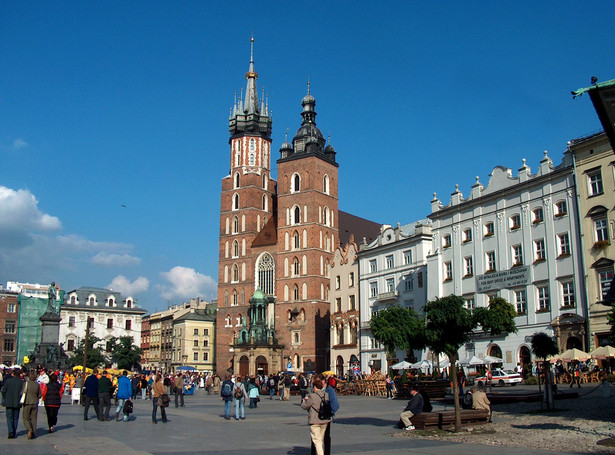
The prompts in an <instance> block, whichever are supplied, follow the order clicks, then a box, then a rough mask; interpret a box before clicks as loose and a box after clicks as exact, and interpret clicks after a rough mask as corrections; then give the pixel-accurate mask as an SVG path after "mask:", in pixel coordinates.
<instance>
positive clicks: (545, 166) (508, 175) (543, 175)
mask: <svg viewBox="0 0 615 455" xmlns="http://www.w3.org/2000/svg"><path fill="white" fill-rule="evenodd" d="M572 171H573V159H572V154H571V153H570V151H569V150H566V151H565V152H564V155H563V157H562V161H561V163H560V164H559V165H557V166H554V165H553V161H552V160H551V158H549V156H548V153H547V151H546V150H545V151H544V157H543V158H542V160H540V166H539V167H538V170H537V171H536V173H535V174H532V173H531V169H530V167H529V166H527V164H526V160H525V158H524V159H523V160H522V165H521V167H520V168H519V170H518V172H517V175H516V176H513V172H512V169H511V168H508V167H505V166H501V165H499V166H495V167H494V168H493V171H491V174H489V182H488V184H487V186H483V184H482V183H480V181H479V177H478V176H477V177H476V181H475V183H474V184H473V185H472V190H471V192H470V194H469V195H468V197H466V198H464V197H463V193H462V192H461V191H460V190H459V185H455V191H453V193H451V199H450V202H449V203H448V204H447V205H444V204H442V202H441V201H440V200H439V199H438V197H437V195H436V193H434V195H433V199H432V200H431V212H432V213H431V214H430V215H429V216H428V218H429V219H434V218H438V217H439V216H440V215H441V214H444V213H448V211H450V210H456V209H457V208H458V207H459V206H461V205H463V206H465V205H466V204H471V203H473V202H475V201H479V200H480V201H484V200H485V198H491V197H498V196H499V195H501V194H502V193H503V192H506V191H509V190H511V189H513V188H515V187H525V186H530V185H535V184H538V183H540V182H541V181H542V180H545V179H550V178H552V177H554V176H556V175H559V174H560V173H562V172H572Z"/></svg>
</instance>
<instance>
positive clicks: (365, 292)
mask: <svg viewBox="0 0 615 455" xmlns="http://www.w3.org/2000/svg"><path fill="white" fill-rule="evenodd" d="M431 249H432V236H431V226H430V224H429V221H428V220H421V221H418V222H415V223H410V224H406V225H403V226H400V225H399V224H398V225H397V227H391V226H389V225H383V226H381V228H380V233H379V235H378V237H377V238H376V239H374V240H373V241H372V242H370V243H369V244H367V243H366V242H364V243H363V244H362V245H361V246H360V248H359V296H360V305H359V312H360V315H359V317H360V328H361V331H360V355H361V369H362V371H365V372H366V373H370V372H375V371H383V372H386V371H387V370H388V368H389V367H390V365H389V361H390V362H391V365H393V364H395V363H397V362H398V361H401V360H404V358H405V357H406V356H407V354H406V352H405V351H403V350H400V351H397V352H396V355H395V358H393V359H387V355H386V349H384V347H383V346H382V345H381V344H380V343H379V342H377V341H376V340H375V339H374V336H373V334H372V331H371V329H370V322H371V318H372V315H374V314H376V313H377V312H378V311H379V310H381V309H384V308H389V307H390V306H392V305H400V306H404V307H407V308H412V309H413V310H415V311H416V312H417V313H419V314H421V313H422V311H423V307H424V306H425V303H426V301H427V255H428V254H429V253H430V252H431Z"/></svg>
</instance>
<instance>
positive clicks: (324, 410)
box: [318, 393, 333, 420]
mask: <svg viewBox="0 0 615 455" xmlns="http://www.w3.org/2000/svg"><path fill="white" fill-rule="evenodd" d="M327 398H328V397H327V394H326V393H325V395H323V397H322V398H321V399H320V409H319V410H318V418H319V419H320V420H331V417H333V410H332V409H331V402H330V401H329V400H328V399H327Z"/></svg>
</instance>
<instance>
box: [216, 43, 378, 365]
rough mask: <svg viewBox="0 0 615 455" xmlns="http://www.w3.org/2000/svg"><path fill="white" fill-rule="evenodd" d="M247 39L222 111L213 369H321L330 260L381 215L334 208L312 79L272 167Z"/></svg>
mask: <svg viewBox="0 0 615 455" xmlns="http://www.w3.org/2000/svg"><path fill="white" fill-rule="evenodd" d="M251 46H252V48H251V50H252V52H251V58H250V65H249V69H248V72H247V73H246V79H247V87H246V91H245V95H244V94H242V96H241V97H240V98H239V99H237V100H236V101H235V103H234V105H233V107H232V109H231V115H230V118H229V133H230V139H229V144H230V154H229V161H230V173H229V175H227V176H226V177H224V178H223V179H222V194H221V204H220V250H219V254H220V256H219V257H220V259H219V264H218V315H217V330H216V334H217V339H216V365H217V372H218V374H224V373H225V372H226V371H231V370H232V371H233V372H235V373H239V374H242V375H245V374H250V375H253V374H257V373H265V374H269V373H277V372H278V371H284V370H286V369H288V368H289V367H290V368H292V369H294V370H304V371H311V370H315V371H323V370H324V369H327V368H328V366H329V327H330V322H329V314H330V304H329V295H328V294H329V288H330V280H329V276H328V268H329V264H330V262H331V261H332V260H333V254H334V251H335V249H336V248H337V247H338V246H339V245H340V243H343V242H344V241H347V240H348V237H349V236H350V234H351V233H353V234H354V235H355V238H361V237H358V235H361V233H362V232H361V231H369V232H370V233H371V232H374V231H377V228H378V225H376V224H375V223H371V222H369V221H367V220H364V219H361V218H358V217H354V216H352V215H349V214H346V213H344V212H339V211H338V163H337V161H336V153H335V149H334V148H333V147H332V146H331V145H330V144H329V145H327V144H326V141H325V139H324V137H323V135H322V133H321V132H320V130H319V129H318V127H317V126H316V110H315V107H316V100H315V99H314V97H313V96H312V95H311V94H310V89H309V83H308V93H307V95H306V96H305V97H304V98H303V100H302V101H301V106H302V111H301V117H302V121H301V126H300V128H299V130H298V131H297V133H296V135H295V137H294V138H293V139H292V143H289V142H288V139H287V140H286V141H285V142H284V143H283V144H282V146H281V148H280V150H279V155H278V159H277V161H276V163H277V176H278V181H276V180H275V179H273V178H272V177H271V174H272V167H271V159H272V151H271V142H272V140H271V131H272V130H271V127H272V120H271V116H270V113H269V106H268V105H267V104H266V103H265V100H264V99H263V98H262V97H261V99H259V96H258V91H257V87H256V80H257V78H258V74H257V73H256V72H255V70H254V52H253V50H254V40H252V44H251ZM340 217H342V221H341V222H342V223H344V222H345V223H346V227H343V224H342V227H341V228H340ZM357 234H358V235H357ZM340 237H341V238H340ZM370 237H371V235H370ZM257 290H260V291H262V292H256V291H257ZM253 297H254V298H253ZM255 334H256V335H255Z"/></svg>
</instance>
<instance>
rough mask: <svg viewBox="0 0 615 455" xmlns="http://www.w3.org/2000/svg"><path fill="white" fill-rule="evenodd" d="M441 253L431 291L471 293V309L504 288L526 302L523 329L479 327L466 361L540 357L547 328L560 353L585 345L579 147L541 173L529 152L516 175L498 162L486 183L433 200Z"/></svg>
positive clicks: (464, 351)
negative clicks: (537, 340)
mask: <svg viewBox="0 0 615 455" xmlns="http://www.w3.org/2000/svg"><path fill="white" fill-rule="evenodd" d="M431 209H432V213H431V215H429V217H428V218H429V219H430V220H431V222H432V223H433V227H432V235H433V244H434V252H433V254H432V255H430V256H429V258H428V276H429V287H428V299H429V300H432V299H434V298H436V297H445V296H448V295H451V294H455V295H459V296H462V297H463V298H464V299H465V302H466V305H467V307H468V308H470V309H474V308H476V307H480V306H482V307H484V306H487V305H488V304H489V300H490V299H491V298H492V297H495V296H500V297H503V298H504V299H506V300H507V301H509V302H510V303H512V304H513V305H514V306H515V308H516V310H517V317H516V318H515V322H516V325H517V328H518V333H516V334H512V333H510V334H504V335H502V336H498V337H493V336H490V335H488V334H485V333H479V332H477V333H475V335H474V337H473V340H472V342H470V343H467V344H466V345H465V346H463V347H462V348H461V349H460V352H459V356H460V358H461V359H464V358H468V357H470V356H472V355H477V356H478V357H483V356H485V355H492V356H496V357H500V358H503V359H504V362H505V363H504V367H505V368H514V367H515V366H516V365H517V364H518V363H521V364H528V363H530V361H531V360H532V359H531V349H530V337H531V336H532V335H533V334H534V333H535V332H540V331H543V332H546V333H547V334H549V335H554V336H555V337H556V338H557V341H558V345H559V349H560V351H562V350H565V349H567V348H571V347H576V348H579V349H585V348H586V333H585V331H586V316H587V312H586V304H585V301H584V298H583V295H584V294H583V292H582V290H583V283H582V280H583V269H582V262H581V257H582V254H583V252H582V249H581V247H580V242H579V240H578V239H579V232H578V222H577V216H576V213H577V200H576V193H575V181H574V168H573V163H572V155H571V153H570V152H568V151H567V152H565V153H564V156H563V159H562V162H561V164H560V165H558V166H554V165H553V162H552V161H551V159H550V158H549V157H548V156H547V152H546V151H545V152H544V157H543V159H542V160H541V161H540V166H539V168H538V170H537V172H536V173H535V174H532V173H531V171H530V168H529V167H528V166H527V164H526V162H525V159H524V160H523V165H522V166H521V168H520V169H519V170H518V172H517V175H516V176H513V173H512V171H511V169H507V168H505V167H502V166H498V167H496V168H494V170H493V172H492V173H491V175H490V178H489V183H488V185H487V186H486V187H483V185H482V184H481V183H480V182H479V178H478V177H476V182H475V183H474V185H473V186H472V190H471V192H470V194H469V195H468V197H467V198H464V197H463V195H462V194H461V191H459V188H458V186H456V189H455V191H454V192H453V193H452V196H451V200H450V202H449V203H448V204H447V205H443V204H442V203H441V202H440V200H439V199H438V198H437V197H436V195H435V194H434V198H433V200H432V201H431Z"/></svg>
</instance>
